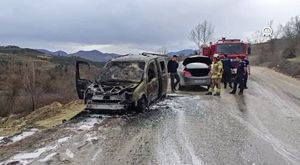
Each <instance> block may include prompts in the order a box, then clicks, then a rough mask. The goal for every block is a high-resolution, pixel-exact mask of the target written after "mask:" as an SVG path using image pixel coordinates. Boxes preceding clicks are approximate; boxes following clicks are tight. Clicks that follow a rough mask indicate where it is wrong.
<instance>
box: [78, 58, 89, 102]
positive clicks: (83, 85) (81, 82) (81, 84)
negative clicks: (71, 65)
mask: <svg viewBox="0 0 300 165" xmlns="http://www.w3.org/2000/svg"><path fill="white" fill-rule="evenodd" d="M81 65H86V66H88V69H90V64H89V63H88V62H85V61H76V90H77V94H78V97H79V99H83V98H84V92H85V90H86V89H87V87H88V86H89V85H90V84H91V83H92V81H91V80H87V79H82V78H81V76H80V66H81Z"/></svg>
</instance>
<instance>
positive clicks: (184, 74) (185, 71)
mask: <svg viewBox="0 0 300 165" xmlns="http://www.w3.org/2000/svg"><path fill="white" fill-rule="evenodd" d="M183 77H192V74H191V72H189V71H187V70H185V69H184V70H183Z"/></svg>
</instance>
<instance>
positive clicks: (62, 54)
mask: <svg viewBox="0 0 300 165" xmlns="http://www.w3.org/2000/svg"><path fill="white" fill-rule="evenodd" d="M36 50H37V51H40V52H42V53H44V54H47V55H51V56H68V55H69V54H68V53H66V52H64V51H61V50H59V51H56V52H52V51H49V50H46V49H36Z"/></svg>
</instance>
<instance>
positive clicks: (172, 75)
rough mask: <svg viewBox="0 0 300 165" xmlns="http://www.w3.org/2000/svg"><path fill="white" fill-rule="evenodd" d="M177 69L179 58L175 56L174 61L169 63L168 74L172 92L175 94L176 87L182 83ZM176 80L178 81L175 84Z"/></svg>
mask: <svg viewBox="0 0 300 165" xmlns="http://www.w3.org/2000/svg"><path fill="white" fill-rule="evenodd" d="M177 68H178V62H177V56H176V55H174V56H173V57H172V59H171V60H170V61H169V62H168V72H169V73H170V78H171V90H172V92H175V90H176V86H177V85H178V83H179V81H180V78H179V76H178V73H177ZM174 80H176V82H174Z"/></svg>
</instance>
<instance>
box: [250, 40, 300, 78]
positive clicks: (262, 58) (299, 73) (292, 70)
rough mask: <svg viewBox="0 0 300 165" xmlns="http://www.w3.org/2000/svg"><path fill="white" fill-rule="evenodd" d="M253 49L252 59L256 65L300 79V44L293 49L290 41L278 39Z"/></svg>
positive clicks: (255, 45) (254, 46)
mask: <svg viewBox="0 0 300 165" xmlns="http://www.w3.org/2000/svg"><path fill="white" fill-rule="evenodd" d="M252 47H253V48H252V52H253V53H252V55H250V59H251V62H252V63H253V64H254V65H261V66H267V67H269V68H273V69H275V70H277V71H279V72H282V73H284V74H287V75H290V76H292V77H295V78H300V43H298V44H295V46H294V47H293V48H291V47H290V46H289V41H288V40H285V39H277V40H272V41H268V42H265V43H260V44H254V45H253V46H252Z"/></svg>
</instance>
